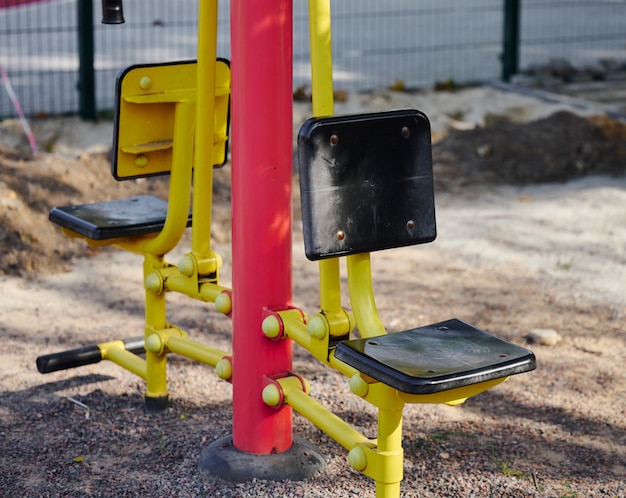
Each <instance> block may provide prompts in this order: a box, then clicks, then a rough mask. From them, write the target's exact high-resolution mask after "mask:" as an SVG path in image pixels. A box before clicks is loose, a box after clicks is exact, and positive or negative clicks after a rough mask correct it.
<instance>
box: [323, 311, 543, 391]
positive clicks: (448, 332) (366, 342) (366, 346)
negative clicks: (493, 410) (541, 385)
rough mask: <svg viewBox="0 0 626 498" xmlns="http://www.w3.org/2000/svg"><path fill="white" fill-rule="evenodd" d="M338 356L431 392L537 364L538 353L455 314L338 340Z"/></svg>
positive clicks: (392, 381)
mask: <svg viewBox="0 0 626 498" xmlns="http://www.w3.org/2000/svg"><path fill="white" fill-rule="evenodd" d="M335 358H337V359H339V360H341V361H343V362H344V363H347V364H348V365H350V366H352V367H354V368H356V369H357V370H359V371H360V372H362V373H364V374H365V375H368V376H369V377H372V378H373V379H375V380H378V381H380V382H382V383H384V384H387V385H389V386H391V387H393V388H395V389H398V390H399V391H402V392H405V393H409V394H432V393H437V392H441V391H447V390H450V389H455V388H457V387H464V386H469V385H471V384H477V383H479V382H485V381H489V380H495V379H500V378H502V377H508V376H510V375H515V374H519V373H523V372H528V371H530V370H534V369H535V366H536V365H535V355H534V354H533V353H532V352H531V351H529V350H527V349H525V348H522V347H520V346H516V345H515V344H511V343H510V342H507V341H504V340H502V339H499V338H497V337H495V336H493V335H491V334H488V333H487V332H483V331H482V330H479V329H477V328H475V327H472V326H471V325H468V324H467V323H465V322H463V321H461V320H458V319H456V318H453V319H451V320H447V321H445V322H440V323H435V324H432V325H426V326H425V327H418V328H415V329H411V330H406V331H404V332H396V333H392V334H387V335H383V336H379V337H374V338H369V339H355V340H351V341H344V342H340V343H339V344H337V349H336V351H335Z"/></svg>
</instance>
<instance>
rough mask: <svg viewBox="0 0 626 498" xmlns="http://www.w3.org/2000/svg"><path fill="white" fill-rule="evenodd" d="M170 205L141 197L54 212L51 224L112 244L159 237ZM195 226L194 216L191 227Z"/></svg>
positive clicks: (59, 208)
mask: <svg viewBox="0 0 626 498" xmlns="http://www.w3.org/2000/svg"><path fill="white" fill-rule="evenodd" d="M166 217H167V202H166V201H164V200H162V199H159V198H157V197H154V196H151V195H137V196H134V197H128V198H126V199H118V200H113V201H106V202H96V203H93V204H81V205H78V206H62V207H55V208H52V210H51V211H50V216H49V218H50V221H52V222H53V223H56V224H57V225H59V226H62V227H64V228H67V229H69V230H71V231H72V232H76V233H78V234H80V235H82V236H84V237H87V238H89V239H92V240H110V239H117V238H123V237H133V236H138V235H148V234H152V233H158V232H160V231H161V229H162V228H163V226H164V225H165V218H166ZM190 225H191V214H190V215H189V218H188V221H187V226H190Z"/></svg>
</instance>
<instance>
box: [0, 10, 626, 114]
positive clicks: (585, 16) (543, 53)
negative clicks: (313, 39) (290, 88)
mask: <svg viewBox="0 0 626 498" xmlns="http://www.w3.org/2000/svg"><path fill="white" fill-rule="evenodd" d="M80 2H92V4H91V5H90V7H92V8H93V16H92V17H93V19H92V20H91V24H92V25H93V28H92V29H93V44H94V55H93V67H94V85H93V86H94V88H95V106H96V108H97V110H98V112H100V113H102V112H107V111H109V110H110V109H111V108H112V107H113V93H114V87H115V84H114V81H115V76H116V75H117V73H118V72H119V71H120V70H121V69H122V68H124V67H126V66H128V65H130V64H136V63H152V62H164V61H174V60H182V59H194V58H195V57H196V11H197V2H198V0H176V1H174V0H127V1H126V2H125V4H124V11H125V18H126V24H123V25H117V26H108V25H102V24H100V1H96V0H48V1H36V0H0V65H1V66H2V68H3V69H4V70H5V72H6V74H7V75H8V79H9V81H10V84H11V86H12V87H13V89H14V90H15V94H16V95H17V98H18V99H19V101H20V102H21V104H22V107H23V108H24V111H25V113H26V114H27V115H30V116H33V115H42V114H43V115H48V114H67V113H77V112H78V111H79V107H80V93H79V91H81V90H82V91H85V88H82V89H80V88H79V65H80V63H79V55H78V54H79V49H80V48H81V43H84V41H83V40H81V39H79V36H78V28H79V26H78V24H79V22H78V18H79V16H78V10H79V9H78V6H79V4H80ZM507 3H509V4H510V3H511V2H510V1H507V0H464V1H463V2H459V1H458V0H386V1H385V2H381V1H380V0H336V1H333V2H332V3H331V6H332V13H333V48H334V54H333V62H334V70H335V81H336V86H337V88H341V89H344V90H348V91H358V90H365V89H379V88H384V87H388V86H397V87H402V88H416V87H428V86H432V85H433V84H435V83H437V82H452V83H457V84H462V83H471V82H481V81H493V80H498V79H500V78H501V77H502V53H503V46H504V17H505V16H504V14H505V5H507ZM512 3H515V4H519V6H520V11H519V34H518V41H519V45H518V46H517V47H516V50H517V51H518V53H519V59H518V60H516V61H515V63H516V65H519V67H522V68H524V67H528V66H531V65H533V64H542V63H545V62H547V61H549V60H551V59H555V58H559V59H567V60H568V61H569V62H571V63H572V64H573V65H577V66H581V65H585V64H594V63H598V61H600V60H614V61H626V0H594V1H588V0H512ZM229 23H230V16H229V2H228V1H227V0H219V29H218V53H219V55H220V56H222V57H229V53H230V51H229V36H230V35H229V31H230V27H229ZM307 23H308V20H307V2H306V1H305V0H294V88H297V87H300V86H303V85H304V86H306V85H308V84H309V79H310V76H309V75H310V66H309V51H308V24H307ZM82 48H83V49H84V45H83V47H82ZM250 84H254V82H250ZM14 115H15V109H14V106H13V104H12V102H11V100H10V99H9V97H8V92H6V91H4V89H0V118H3V117H11V116H14Z"/></svg>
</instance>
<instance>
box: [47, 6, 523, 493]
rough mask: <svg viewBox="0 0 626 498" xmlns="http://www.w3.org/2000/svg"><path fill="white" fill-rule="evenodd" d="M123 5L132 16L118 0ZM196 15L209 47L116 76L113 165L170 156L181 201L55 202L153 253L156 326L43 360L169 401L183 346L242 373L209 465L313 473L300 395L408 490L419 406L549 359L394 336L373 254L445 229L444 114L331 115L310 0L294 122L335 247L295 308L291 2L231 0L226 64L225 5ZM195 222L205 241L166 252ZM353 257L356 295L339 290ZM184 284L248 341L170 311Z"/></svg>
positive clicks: (151, 298)
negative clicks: (227, 179) (227, 255)
mask: <svg viewBox="0 0 626 498" xmlns="http://www.w3.org/2000/svg"><path fill="white" fill-rule="evenodd" d="M103 4H105V7H106V4H108V2H106V1H105V2H103ZM113 4H115V6H117V7H119V9H118V10H117V12H118V13H119V17H116V19H118V21H119V19H120V18H121V2H112V3H111V4H110V5H109V7H111V6H113ZM112 10H115V9H112ZM110 11H111V9H110V10H109V11H107V12H109V13H110ZM198 16H199V18H198V59H197V62H184V63H173V64H158V65H142V66H134V67H132V68H129V69H127V70H126V71H124V72H122V73H121V75H120V77H119V78H118V85H117V99H118V100H117V107H116V119H115V129H116V132H115V139H114V160H113V174H114V176H115V177H116V178H118V179H125V178H136V177H140V176H150V175H153V174H159V173H163V172H169V174H170V177H171V179H170V192H169V199H168V201H167V202H166V201H163V200H160V199H156V198H154V197H150V196H137V197H133V198H130V199H122V200H114V201H108V202H101V203H95V204H86V205H82V206H65V207H59V208H54V209H53V210H52V211H51V214H50V218H51V220H52V221H53V222H55V223H57V224H59V225H60V226H61V227H62V228H63V230H64V231H65V232H66V233H67V234H68V235H70V236H73V237H82V238H83V239H85V240H86V241H87V243H89V244H91V245H96V246H97V245H111V244H112V245H116V246H118V247H120V248H122V249H126V250H129V251H133V252H135V253H139V254H142V255H143V257H144V264H143V269H144V287H145V307H146V323H145V330H144V337H143V339H139V340H129V341H126V342H125V341H112V342H107V343H103V344H98V345H93V346H88V347H85V348H79V349H76V350H71V351H66V352H62V353H55V354H50V355H45V356H41V357H39V358H38V359H37V365H38V368H39V370H40V371H41V372H42V373H46V372H52V371H55V370H60V369H64V368H73V367H76V366H80V365H85V364H89V363H94V362H97V361H100V360H102V359H106V360H111V361H113V362H115V363H117V364H119V365H121V366H122V367H124V368H126V369H128V370H130V371H131V372H133V373H135V374H137V375H138V376H140V377H141V378H143V379H144V380H145V381H146V394H145V399H146V408H147V409H148V410H149V411H161V410H163V409H165V408H166V406H167V400H168V390H167V384H166V358H167V355H168V354H169V353H177V354H181V355H184V356H186V357H189V358H192V359H194V360H197V361H200V362H203V363H205V364H208V365H211V366H213V367H215V370H216V373H217V375H218V376H219V377H220V378H222V379H224V380H227V381H230V382H232V385H233V434H232V436H228V437H227V438H226V439H225V440H219V441H217V442H215V443H213V444H212V445H210V446H209V447H208V448H207V449H206V450H205V451H204V452H203V455H202V458H201V462H200V466H201V467H202V468H203V469H204V470H205V471H207V472H209V473H212V474H214V475H218V476H221V477H225V478H228V479H247V478H248V479H251V478H252V477H267V476H268V475H272V474H271V472H270V473H269V474H268V473H267V472H264V473H262V474H260V475H259V474H257V475H255V474H254V472H255V470H254V469H257V468H258V466H255V465H250V462H251V461H259V460H261V461H264V460H263V459H264V458H269V459H270V460H268V461H270V462H272V460H271V458H274V457H278V458H280V457H281V456H283V457H284V458H283V459H282V460H280V462H281V463H280V464H275V463H270V464H269V465H270V466H274V467H276V466H277V465H280V468H277V469H275V470H276V473H275V474H273V476H274V477H273V478H276V479H287V478H299V477H302V476H303V474H302V471H303V470H304V475H308V474H310V473H312V472H314V471H315V470H316V467H314V466H313V465H312V466H311V468H310V469H306V468H305V469H302V468H300V469H298V470H299V471H300V473H290V472H289V471H288V468H289V464H288V460H289V459H290V458H292V459H295V460H297V459H298V458H300V459H302V454H303V453H304V454H310V452H309V449H308V448H307V451H305V452H303V453H301V454H299V455H298V454H297V451H296V452H295V453H294V448H297V446H298V444H301V443H299V442H298V441H297V440H294V438H293V436H292V432H293V431H292V409H295V410H296V411H297V412H298V413H300V414H301V415H303V416H304V417H305V418H307V419H308V420H310V421H311V422H312V423H313V424H315V425H316V426H317V427H318V428H320V429H321V430H322V431H324V432H325V433H326V434H328V435H329V436H330V437H331V438H333V439H334V440H335V441H337V442H338V443H339V444H340V445H342V446H343V447H344V448H346V449H347V450H348V461H349V463H350V465H351V466H352V467H353V468H355V469H357V470H359V471H361V472H363V473H364V474H365V475H367V476H369V477H371V478H372V479H374V480H375V481H376V496H377V497H397V496H399V494H400V481H401V480H402V476H403V470H402V469H403V452H402V411H403V408H404V405H405V404H406V403H447V404H452V405H454V404H458V403H462V402H464V401H465V400H466V399H467V398H468V397H470V396H474V395H476V394H478V393H480V392H482V391H484V390H486V389H489V388H491V387H493V386H495V385H497V384H499V383H501V382H503V381H505V380H506V379H507V378H508V377H509V376H510V375H513V374H518V373H522V372H527V371H530V370H532V369H534V368H535V358H534V355H533V354H532V352H530V351H528V350H526V349H524V348H521V347H518V346H516V345H513V344H510V343H508V342H505V341H503V340H501V339H498V338H496V337H494V336H492V335H490V334H487V333H486V332H483V331H481V330H478V329H476V328H474V327H472V326H470V325H468V324H466V323H464V322H462V321H460V320H457V319H452V320H447V321H444V322H440V323H436V324H433V325H426V326H419V327H416V328H413V329H410V330H407V331H404V332H398V333H394V334H387V333H386V330H385V327H384V325H383V323H382V321H381V319H380V317H379V315H378V312H377V310H376V304H375V300H374V295H373V290H372V274H371V269H370V252H371V251H378V250H384V249H389V248H393V247H400V246H407V245H413V244H421V243H427V242H430V241H432V240H433V239H434V238H435V236H436V225H435V210H434V195H433V178H432V160H431V146H430V127H429V123H428V119H427V117H426V116H425V115H424V114H422V113H421V112H419V111H417V110H399V111H388V112H382V113H372V114H361V115H350V116H334V109H333V85H332V51H331V29H330V27H331V18H330V0H310V1H309V18H310V35H311V66H312V91H313V117H312V118H311V119H310V120H308V121H307V122H306V123H305V124H304V125H303V126H302V128H301V130H300V132H299V135H298V163H299V169H300V180H301V181H300V188H301V198H302V216H303V226H304V236H305V251H306V254H307V256H308V257H309V259H311V260H319V263H318V264H319V273H320V309H319V310H318V311H317V312H316V313H313V314H312V315H310V314H308V313H306V312H304V311H303V310H300V309H297V308H295V307H294V306H293V305H292V280H291V278H292V276H291V262H292V254H291V232H292V218H291V175H292V136H291V133H292V131H291V126H292V77H291V71H292V51H291V42H292V4H291V1H290V0H271V1H268V0H232V1H231V57H232V60H231V64H230V66H229V64H228V63H226V61H224V60H220V59H218V58H217V54H216V32H217V1H209V0H201V1H200V2H199V13H198ZM231 71H232V72H231ZM230 118H232V126H230V134H229V133H228V131H229V119H230ZM231 137H232V139H231ZM229 140H230V142H231V143H230V145H231V153H232V161H231V162H232V218H233V220H232V225H233V229H232V261H233V270H232V274H233V275H232V277H233V278H232V280H233V285H232V289H228V288H225V287H223V286H221V285H220V284H219V266H220V261H221V260H220V257H219V256H218V255H217V254H216V253H214V251H213V250H212V249H211V240H210V229H211V203H212V198H211V191H212V174H213V167H214V165H219V164H222V163H223V162H224V161H225V159H226V154H227V152H228V141H229ZM192 184H193V190H192V189H191V185H192ZM190 198H191V206H190V200H189V199H190ZM190 208H191V209H190ZM189 224H191V249H190V251H189V252H188V253H187V254H186V255H185V256H183V258H182V259H181V260H180V261H179V262H178V264H177V265H174V264H170V263H168V262H167V261H166V260H165V256H166V255H167V254H168V253H169V252H170V251H171V250H172V249H173V248H174V247H175V246H176V245H177V244H178V243H179V241H180V239H181V236H182V235H183V233H184V231H185V230H186V228H187V227H188V225H189ZM343 259H345V262H346V268H347V282H348V292H349V297H350V305H351V306H350V307H351V310H350V311H349V310H348V309H346V308H345V307H344V306H343V305H342V302H341V292H340V291H341V280H340V260H343ZM169 292H178V293H182V294H185V295H187V296H189V297H191V298H193V299H197V300H201V301H205V302H210V303H214V305H215V308H216V310H217V311H219V312H221V313H223V314H225V315H228V316H230V317H232V322H233V332H232V352H228V351H221V350H218V349H215V348H212V347H210V346H206V345H204V344H200V343H198V342H195V341H193V340H191V339H190V338H189V337H188V335H187V334H186V333H185V332H184V331H183V330H181V329H180V328H178V327H176V326H175V325H173V324H170V323H169V322H168V320H167V313H166V295H167V294H168V293H169ZM357 331H358V334H357ZM293 343H296V344H298V345H299V346H301V347H302V348H304V349H305V350H307V351H308V352H309V353H310V354H311V356H312V357H314V358H316V359H317V360H319V361H320V362H321V363H323V364H325V365H327V366H328V367H330V368H333V369H335V370H337V371H339V372H341V373H342V374H343V375H345V376H346V377H347V378H348V379H349V386H350V389H351V390H352V392H353V393H354V394H355V395H357V396H360V397H361V398H363V399H364V400H365V401H367V402H369V403H371V404H373V405H374V406H375V407H376V408H377V409H378V434H377V438H376V439H368V438H366V437H365V436H364V435H362V434H361V433H359V432H358V431H357V430H355V429H354V428H352V427H351V426H350V425H349V424H347V423H346V422H345V421H343V420H341V419H340V418H339V417H337V416H336V415H335V414H333V413H332V412H330V411H329V410H328V409H326V408H325V407H323V406H322V405H320V404H319V403H318V402H317V401H315V400H314V399H313V398H312V397H311V396H310V395H309V385H308V382H307V381H306V379H304V378H302V377H301V376H299V375H298V374H297V373H295V372H293V371H292V344H293ZM143 351H145V359H143V358H141V356H139V354H140V353H141V352H143ZM242 458H243V459H244V460H245V459H248V460H246V463H245V464H244V465H242V466H240V467H237V465H236V462H235V461H236V460H237V461H239V460H240V459H242ZM224 460H226V461H227V462H228V465H223V462H224ZM313 460H314V459H311V458H309V460H307V462H310V463H315V462H314V461H313ZM273 461H274V462H276V460H273ZM297 461H301V460H297ZM294 466H295V467H302V465H298V464H296V465H294ZM294 466H292V467H294ZM225 468H228V469H229V470H228V471H226V472H223V471H224V469H225ZM251 468H252V470H250V469H251ZM266 470H267V469H266ZM307 472H308V474H307Z"/></svg>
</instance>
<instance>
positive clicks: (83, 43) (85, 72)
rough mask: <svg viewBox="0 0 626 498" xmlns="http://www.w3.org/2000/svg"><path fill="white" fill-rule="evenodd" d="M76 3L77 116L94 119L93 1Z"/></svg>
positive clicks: (81, 0) (79, 0)
mask: <svg viewBox="0 0 626 498" xmlns="http://www.w3.org/2000/svg"><path fill="white" fill-rule="evenodd" d="M77 1H78V5H77V7H78V96H79V97H78V99H79V111H78V113H79V115H80V117H81V118H83V119H88V120H92V121H93V120H95V119H96V91H95V79H96V78H95V73H94V67H93V52H94V43H93V0H77Z"/></svg>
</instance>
